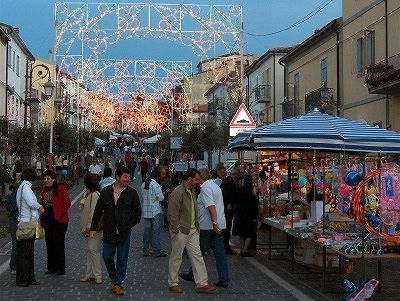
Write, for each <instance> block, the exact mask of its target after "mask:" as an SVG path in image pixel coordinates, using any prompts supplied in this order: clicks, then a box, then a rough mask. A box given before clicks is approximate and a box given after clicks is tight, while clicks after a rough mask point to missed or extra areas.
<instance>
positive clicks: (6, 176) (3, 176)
mask: <svg viewBox="0 0 400 301" xmlns="http://www.w3.org/2000/svg"><path fill="white" fill-rule="evenodd" d="M12 180H13V179H12V177H11V175H10V172H9V170H8V169H7V167H6V166H5V165H3V164H0V183H10V182H11V181H12Z"/></svg>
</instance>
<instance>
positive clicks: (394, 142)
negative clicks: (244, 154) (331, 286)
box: [229, 109, 400, 285]
mask: <svg viewBox="0 0 400 301" xmlns="http://www.w3.org/2000/svg"><path fill="white" fill-rule="evenodd" d="M229 147H230V149H231V150H234V151H235V150H243V149H255V150H279V151H282V152H287V157H288V159H287V166H288V177H289V187H290V193H288V200H289V202H288V203H289V206H290V209H289V211H288V212H284V211H285V210H282V214H281V215H280V213H279V212H278V210H276V209H275V208H276V207H275V208H274V211H272V210H269V216H268V217H267V218H265V220H264V221H265V223H266V224H268V225H269V226H271V227H274V228H276V229H280V230H282V231H285V232H286V233H288V234H290V235H291V237H292V240H291V259H292V260H293V261H294V255H295V243H294V239H295V238H297V239H299V238H300V239H306V240H309V241H312V242H315V243H317V244H319V245H320V247H322V249H323V254H322V258H323V260H322V267H323V272H324V274H323V279H322V280H323V285H324V284H325V270H326V258H327V249H328V248H329V250H330V251H331V252H335V253H336V254H337V255H340V258H341V257H342V256H345V257H352V258H354V259H357V258H361V259H365V258H366V257H368V258H374V259H377V260H378V274H379V275H380V263H381V260H382V259H385V258H389V257H390V258H399V259H400V255H399V254H393V253H391V254H388V251H395V252H396V253H399V250H400V249H399V248H398V246H397V243H398V242H399V241H400V240H399V238H400V232H399V229H398V226H399V216H400V167H399V166H398V165H397V164H396V163H394V162H393V161H395V158H396V159H397V158H398V157H393V156H390V155H388V154H395V153H400V134H399V133H397V132H394V131H388V130H385V129H381V128H379V127H375V126H370V125H368V124H365V123H362V122H357V121H351V120H347V119H344V118H340V117H335V116H331V115H328V114H324V113H321V112H319V111H318V110H317V109H315V110H314V111H312V112H310V113H308V114H305V115H303V116H300V117H294V118H290V119H286V120H283V121H280V122H277V123H274V124H270V125H266V126H264V127H260V128H257V129H254V130H252V131H248V132H242V133H240V134H238V135H237V136H236V137H234V138H232V139H231V141H230V143H229ZM372 154H374V155H372ZM294 155H296V156H297V157H298V158H296V159H294ZM268 165H269V166H270V168H269V170H272V167H273V162H272V161H271V162H269V163H268ZM310 196H311V198H310ZM274 199H276V197H275V195H273V194H272V193H271V194H270V199H269V206H270V207H271V204H273V202H274ZM309 199H311V201H310V202H308V200H309ZM274 203H275V204H277V202H276V201H275V202H274ZM308 203H310V204H309V205H308ZM302 204H303V205H304V206H305V207H307V206H308V207H309V209H311V210H310V211H311V212H310V214H309V215H306V218H304V215H303V214H302V213H301V212H300V210H297V208H296V207H295V206H299V205H302ZM287 205H288V204H286V208H287ZM295 209H296V210H295ZM275 211H276V212H275ZM287 213H289V216H287V215H286V214H287ZM320 219H322V220H321V221H320ZM277 225H279V226H277ZM270 242H271V237H270ZM389 245H390V246H391V247H390V248H389V247H385V246H389ZM385 250H386V251H387V252H385ZM269 256H271V244H270V247H269ZM339 262H340V261H339Z"/></svg>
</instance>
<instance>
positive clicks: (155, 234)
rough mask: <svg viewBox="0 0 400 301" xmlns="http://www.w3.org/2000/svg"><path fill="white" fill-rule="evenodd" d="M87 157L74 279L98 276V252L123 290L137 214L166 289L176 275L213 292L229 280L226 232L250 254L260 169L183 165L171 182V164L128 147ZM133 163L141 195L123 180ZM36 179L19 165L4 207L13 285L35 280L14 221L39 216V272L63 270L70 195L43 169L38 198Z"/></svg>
mask: <svg viewBox="0 0 400 301" xmlns="http://www.w3.org/2000/svg"><path fill="white" fill-rule="evenodd" d="M124 151H125V150H124ZM89 156H90V154H89ZM89 156H88V157H87V158H86V157H85V168H86V171H87V173H86V175H85V177H84V185H85V188H86V191H85V192H84V194H83V197H82V199H81V200H80V202H79V209H80V215H81V217H80V229H79V231H80V233H81V234H82V238H83V241H84V246H85V248H84V253H85V255H86V269H85V271H84V273H83V275H82V277H81V278H80V281H81V282H90V281H94V282H95V283H96V284H101V283H103V277H102V264H101V258H103V261H104V263H105V267H106V269H107V272H108V276H109V278H110V288H111V290H112V292H113V293H114V294H115V295H118V296H121V295H124V289H123V286H122V283H123V281H124V280H125V277H126V270H127V262H128V256H129V246H130V239H131V229H132V228H133V227H134V226H135V225H136V224H138V223H139V222H140V221H141V219H142V223H143V235H142V254H143V256H144V257H150V256H151V257H154V258H157V257H166V256H168V255H169V262H168V271H169V272H168V290H169V291H170V292H172V293H181V292H182V288H181V286H180V285H179V283H180V279H183V280H187V281H192V282H195V284H196V291H197V292H198V293H213V292H214V291H215V289H216V288H215V286H218V287H222V288H226V287H228V286H229V283H230V278H229V264H228V259H227V257H228V255H231V254H236V253H235V252H234V251H233V250H232V248H231V246H230V243H229V242H230V235H231V233H232V234H233V235H237V236H239V237H240V253H239V255H240V256H245V257H247V256H252V255H251V253H250V252H249V248H250V244H251V241H252V240H253V239H254V238H255V236H256V226H255V221H256V219H257V214H258V194H259V193H261V194H264V195H266V194H268V193H269V187H265V186H263V185H264V184H263V183H264V182H265V177H266V174H265V173H264V174H261V173H260V179H261V181H260V182H259V184H258V185H254V179H253V177H252V176H251V175H248V174H244V175H243V174H242V172H241V171H240V170H239V169H238V168H233V170H232V171H231V173H230V175H229V176H228V175H227V171H226V168H225V167H224V166H222V165H221V166H218V167H217V168H216V169H215V170H211V171H210V170H208V169H205V168H204V169H200V170H196V169H193V168H190V169H188V170H187V171H186V172H185V173H184V174H183V175H182V177H181V181H180V182H178V181H177V179H176V177H174V176H173V175H174V172H173V169H172V167H171V166H161V165H159V164H158V163H159V162H152V160H151V159H150V157H149V156H142V157H141V158H140V157H139V158H137V156H136V155H135V154H134V153H132V151H131V150H130V149H128V150H127V151H125V154H124V156H120V157H119V158H118V159H117V160H116V162H115V165H113V164H112V163H111V160H110V158H108V157H105V158H104V161H103V162H102V164H99V162H98V159H97V158H96V157H95V156H93V157H91V156H90V157H91V158H89ZM136 158H137V160H138V163H137V161H136ZM156 163H157V164H156ZM136 168H138V173H140V174H141V179H142V184H141V188H140V190H141V196H142V202H140V200H139V195H138V193H137V191H136V190H135V189H134V188H132V187H131V186H130V183H131V182H132V181H134V180H135V179H136V177H135V171H136ZM113 174H114V176H113ZM240 179H241V180H240ZM35 180H36V173H35V170H33V169H27V170H25V171H23V172H22V175H21V181H22V182H21V184H20V185H19V186H18V187H17V188H16V189H15V192H14V198H12V197H10V200H13V199H14V203H15V204H13V205H14V206H11V205H10V206H9V207H10V208H9V210H10V212H12V213H13V218H12V222H13V229H14V231H13V230H12V231H11V233H12V235H13V246H14V243H15V246H16V248H15V250H14V248H13V252H12V256H11V261H10V269H11V272H12V273H13V274H14V273H16V275H17V276H16V284H17V285H18V286H22V287H25V286H29V285H38V284H39V282H38V281H37V280H36V278H35V274H34V266H33V263H34V260H33V258H34V241H35V235H33V236H32V237H31V238H28V239H18V231H20V228H21V224H25V223H28V222H29V223H39V224H40V225H41V226H42V227H43V228H44V230H45V231H44V233H45V241H46V248H47V271H46V274H58V275H63V274H65V234H66V231H67V228H68V222H69V217H68V210H69V208H70V206H71V201H70V197H69V194H68V192H67V190H66V188H65V187H64V186H63V185H58V184H57V176H56V174H55V173H54V172H52V171H46V172H44V173H43V188H42V189H41V190H40V192H39V198H38V199H37V198H36V196H35V194H34V193H33V191H32V188H31V186H32V183H33V182H34V181H35ZM239 183H241V185H239ZM12 203H13V202H12V201H10V204H12ZM10 222H11V219H10ZM161 230H166V231H169V234H170V241H171V252H170V254H168V252H167V251H166V250H164V249H163V248H162V245H164V244H162V243H161V235H160V233H161ZM211 250H212V253H213V254H214V256H215V264H216V269H217V274H218V282H217V283H216V284H215V286H214V285H213V284H210V283H209V280H208V273H207V268H206V265H205V262H204V259H203V255H204V254H206V253H209V252H210V251H211ZM115 254H116V260H115ZM185 255H187V256H188V257H189V259H190V263H191V268H190V269H189V270H188V271H187V272H186V273H179V270H180V267H181V264H182V260H183V258H184V256H185Z"/></svg>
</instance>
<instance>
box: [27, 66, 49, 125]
mask: <svg viewBox="0 0 400 301" xmlns="http://www.w3.org/2000/svg"><path fill="white" fill-rule="evenodd" d="M44 66H46V67H47V68H48V70H49V71H50V80H51V81H52V82H53V83H54V85H55V84H56V80H55V78H56V77H55V74H54V72H55V68H54V64H53V63H50V62H47V61H44V60H40V59H36V60H35V63H34V64H33V66H32V91H31V95H30V97H29V100H30V104H31V112H30V115H31V123H32V125H33V126H35V127H37V126H40V125H43V124H48V123H50V120H51V114H50V109H51V101H52V99H47V98H46V96H45V93H44V88H43V85H44V84H45V83H46V82H47V81H48V79H49V73H48V71H47V69H46V68H45V67H44ZM53 98H56V90H54V92H53ZM53 116H56V115H55V113H54V115H53Z"/></svg>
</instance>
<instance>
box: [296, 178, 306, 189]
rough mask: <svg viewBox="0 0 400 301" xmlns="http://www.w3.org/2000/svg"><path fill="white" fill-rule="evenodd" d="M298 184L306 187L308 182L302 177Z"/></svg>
mask: <svg viewBox="0 0 400 301" xmlns="http://www.w3.org/2000/svg"><path fill="white" fill-rule="evenodd" d="M297 182H298V183H299V185H300V187H304V186H306V184H307V182H308V181H307V178H306V177H303V176H301V177H299V180H298V181H297Z"/></svg>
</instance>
